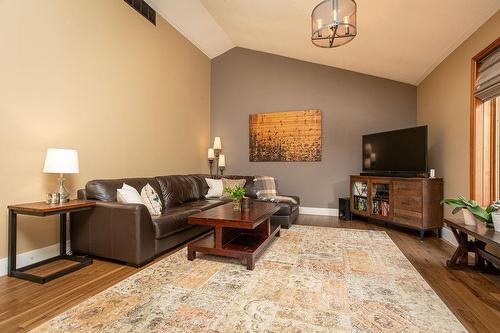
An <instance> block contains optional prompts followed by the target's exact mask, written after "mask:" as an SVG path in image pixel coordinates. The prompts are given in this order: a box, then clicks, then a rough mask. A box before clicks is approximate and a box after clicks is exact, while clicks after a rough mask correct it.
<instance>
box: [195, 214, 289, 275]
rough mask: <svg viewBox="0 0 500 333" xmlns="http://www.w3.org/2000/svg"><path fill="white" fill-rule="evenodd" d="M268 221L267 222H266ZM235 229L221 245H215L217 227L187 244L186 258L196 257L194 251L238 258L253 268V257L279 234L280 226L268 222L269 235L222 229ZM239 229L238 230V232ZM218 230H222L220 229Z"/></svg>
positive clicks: (245, 230) (246, 230)
mask: <svg viewBox="0 0 500 333" xmlns="http://www.w3.org/2000/svg"><path fill="white" fill-rule="evenodd" d="M268 223H269V222H268ZM227 229H230V230H231V231H233V233H234V231H235V230H237V232H236V233H234V237H232V238H229V239H227V241H225V242H223V243H222V246H221V247H217V246H216V244H215V243H216V237H217V236H216V233H217V229H216V230H215V231H214V232H212V233H209V234H207V235H206V236H204V237H202V238H200V239H197V240H195V241H193V242H191V243H189V244H188V260H194V259H196V252H200V253H205V254H211V255H217V256H222V257H230V258H238V259H242V260H244V261H245V264H246V266H247V269H248V270H253V269H254V268H255V259H256V257H257V256H259V254H260V253H261V252H262V251H263V250H264V249H265V248H266V247H267V246H268V245H269V244H270V242H271V241H272V240H273V239H274V238H276V237H279V236H280V230H281V226H280V225H279V224H270V232H269V236H267V235H266V234H262V233H254V232H252V231H253V230H248V229H234V228H223V230H227ZM238 231H239V232H238ZM219 232H222V230H220V231H219Z"/></svg>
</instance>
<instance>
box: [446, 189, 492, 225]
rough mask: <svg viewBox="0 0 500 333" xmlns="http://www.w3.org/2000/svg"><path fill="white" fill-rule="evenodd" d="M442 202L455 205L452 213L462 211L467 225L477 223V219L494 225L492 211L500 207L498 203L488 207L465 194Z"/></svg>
mask: <svg viewBox="0 0 500 333" xmlns="http://www.w3.org/2000/svg"><path fill="white" fill-rule="evenodd" d="M441 203H445V204H447V205H448V206H451V207H453V211H452V214H456V213H458V212H459V211H462V213H463V215H464V222H465V224H467V225H476V224H477V221H478V220H479V221H481V222H484V223H486V225H487V226H488V227H490V228H491V227H493V220H492V214H491V213H492V212H494V211H496V210H497V208H500V206H498V205H497V204H496V203H495V204H493V205H490V206H488V207H487V208H486V209H485V208H483V207H481V206H479V205H478V204H477V202H475V201H474V200H467V199H466V198H465V197H463V196H459V197H457V198H456V199H445V200H443V201H442V202H441Z"/></svg>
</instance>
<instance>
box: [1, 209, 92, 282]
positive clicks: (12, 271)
mask: <svg viewBox="0 0 500 333" xmlns="http://www.w3.org/2000/svg"><path fill="white" fill-rule="evenodd" d="M94 206H95V202H94V201H87V200H70V201H69V202H65V203H61V204H47V203H45V202H33V203H27V204H20V205H10V206H8V208H9V257H8V275H9V276H12V277H16V278H19V279H23V280H28V281H31V282H36V283H41V284H43V283H46V282H49V281H51V280H54V279H56V278H58V277H60V276H63V275H66V274H68V273H71V272H74V271H76V270H78V269H80V268H83V267H85V266H88V265H90V264H92V259H91V258H89V257H81V256H74V255H69V254H66V235H67V233H66V218H67V214H68V213H74V212H78V211H83V210H89V209H93V208H94ZM17 215H32V216H41V217H45V216H50V215H59V216H60V218H59V228H60V243H59V255H58V256H55V257H53V258H49V259H46V260H43V261H40V262H37V263H34V264H31V265H28V266H25V267H21V268H17V267H16V255H17V253H16V250H17ZM57 260H70V261H75V262H77V264H75V265H71V266H69V267H66V268H64V269H62V270H60V271H57V272H54V273H52V274H49V275H46V276H39V275H35V274H30V273H27V272H26V271H28V270H30V269H33V268H35V267H39V266H42V265H45V264H48V263H50V262H53V261H57Z"/></svg>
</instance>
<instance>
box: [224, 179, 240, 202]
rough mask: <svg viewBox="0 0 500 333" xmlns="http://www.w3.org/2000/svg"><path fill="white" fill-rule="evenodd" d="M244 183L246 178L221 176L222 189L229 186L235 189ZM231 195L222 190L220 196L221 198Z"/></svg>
mask: <svg viewBox="0 0 500 333" xmlns="http://www.w3.org/2000/svg"><path fill="white" fill-rule="evenodd" d="M245 183H246V179H228V178H222V188H223V189H226V188H229V189H232V190H234V189H236V188H238V187H243V186H245ZM230 197H231V195H230V194H229V193H227V192H224V193H223V194H222V197H221V198H230Z"/></svg>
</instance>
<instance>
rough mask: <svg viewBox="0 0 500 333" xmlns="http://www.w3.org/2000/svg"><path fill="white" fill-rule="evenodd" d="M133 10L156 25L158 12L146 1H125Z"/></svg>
mask: <svg viewBox="0 0 500 333" xmlns="http://www.w3.org/2000/svg"><path fill="white" fill-rule="evenodd" d="M125 2H126V3H128V4H129V5H130V6H131V7H132V8H134V9H135V10H136V11H138V12H139V13H140V14H141V15H142V16H144V17H145V18H146V19H147V20H148V21H149V22H151V23H153V24H154V25H156V12H155V10H154V9H153V8H151V7H150V6H149V5H148V4H147V3H146V1H144V0H125Z"/></svg>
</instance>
